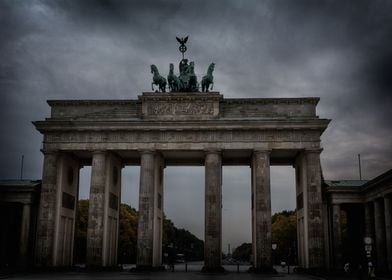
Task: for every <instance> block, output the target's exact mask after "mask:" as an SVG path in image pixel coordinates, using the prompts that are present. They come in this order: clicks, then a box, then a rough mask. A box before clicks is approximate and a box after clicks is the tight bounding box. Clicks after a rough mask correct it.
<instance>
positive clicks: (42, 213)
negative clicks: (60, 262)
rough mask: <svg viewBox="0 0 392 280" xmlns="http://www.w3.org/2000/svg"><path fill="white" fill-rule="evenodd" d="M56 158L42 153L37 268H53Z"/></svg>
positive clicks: (52, 154)
mask: <svg viewBox="0 0 392 280" xmlns="http://www.w3.org/2000/svg"><path fill="white" fill-rule="evenodd" d="M57 158H58V154H57V153H55V152H44V166H43V172H42V186H41V199H40V204H39V212H38V221H37V240H36V248H35V265H36V266H37V267H45V266H53V242H54V240H53V239H54V226H55V213H54V212H55V209H56V202H57V201H56V188H57Z"/></svg>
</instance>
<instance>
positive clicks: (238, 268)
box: [237, 263, 240, 273]
mask: <svg viewBox="0 0 392 280" xmlns="http://www.w3.org/2000/svg"><path fill="white" fill-rule="evenodd" d="M237 273H240V264H239V263H237Z"/></svg>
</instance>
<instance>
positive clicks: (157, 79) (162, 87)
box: [151, 64, 166, 92]
mask: <svg viewBox="0 0 392 280" xmlns="http://www.w3.org/2000/svg"><path fill="white" fill-rule="evenodd" d="M151 73H152V74H153V77H152V83H151V88H152V90H154V85H157V86H158V87H159V89H158V90H159V91H161V92H166V79H165V78H164V77H162V76H161V75H159V71H158V68H157V67H156V66H155V65H154V64H152V65H151ZM158 90H156V92H158Z"/></svg>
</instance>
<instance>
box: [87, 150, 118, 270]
mask: <svg viewBox="0 0 392 280" xmlns="http://www.w3.org/2000/svg"><path fill="white" fill-rule="evenodd" d="M121 168H122V164H121V160H120V159H118V158H117V157H115V156H114V155H113V154H110V153H108V152H101V151H97V152H94V153H93V160H92V168H91V187H90V204H89V220H88V229H87V266H88V267H90V268H91V267H112V266H116V265H117V243H118V225H119V207H120V191H121Z"/></svg>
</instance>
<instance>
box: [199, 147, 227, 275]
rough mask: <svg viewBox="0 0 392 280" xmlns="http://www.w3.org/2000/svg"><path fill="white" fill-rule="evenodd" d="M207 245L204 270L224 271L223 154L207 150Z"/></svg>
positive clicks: (205, 246) (205, 234) (205, 247)
mask: <svg viewBox="0 0 392 280" xmlns="http://www.w3.org/2000/svg"><path fill="white" fill-rule="evenodd" d="M204 236H205V243H204V244H205V245H204V267H203V271H206V272H208V271H223V268H222V266H221V254H222V156H221V152H220V151H207V154H206V158H205V233H204Z"/></svg>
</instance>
